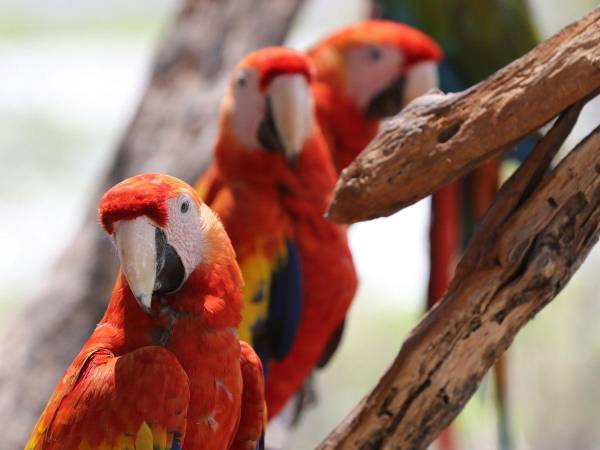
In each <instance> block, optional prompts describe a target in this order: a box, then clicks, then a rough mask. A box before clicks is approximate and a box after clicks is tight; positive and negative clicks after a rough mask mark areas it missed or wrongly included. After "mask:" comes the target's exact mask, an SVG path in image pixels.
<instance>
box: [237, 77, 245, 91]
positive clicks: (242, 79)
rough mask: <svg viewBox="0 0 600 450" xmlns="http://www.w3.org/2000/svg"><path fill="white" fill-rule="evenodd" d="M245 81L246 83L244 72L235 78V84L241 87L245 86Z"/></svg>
mask: <svg viewBox="0 0 600 450" xmlns="http://www.w3.org/2000/svg"><path fill="white" fill-rule="evenodd" d="M246 83H247V81H246V75H245V74H241V75H240V76H239V77H238V79H237V85H238V86H239V87H242V88H243V87H244V86H246Z"/></svg>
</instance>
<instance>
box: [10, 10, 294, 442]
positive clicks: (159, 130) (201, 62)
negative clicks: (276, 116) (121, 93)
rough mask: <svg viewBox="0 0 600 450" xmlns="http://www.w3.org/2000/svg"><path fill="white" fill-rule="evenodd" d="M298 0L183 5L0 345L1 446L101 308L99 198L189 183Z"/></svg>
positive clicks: (20, 433)
mask: <svg viewBox="0 0 600 450" xmlns="http://www.w3.org/2000/svg"><path fill="white" fill-rule="evenodd" d="M301 3H302V0H254V1H237V0H218V1H216V0H187V1H186V2H185V3H184V4H183V6H182V9H181V11H180V13H179V15H178V17H177V19H176V20H175V23H174V24H173V25H172V27H171V29H170V31H169V32H168V34H167V36H166V38H165V40H164V42H163V44H162V45H161V48H160V51H159V52H158V57H157V60H156V64H155V67H154V70H153V74H152V78H151V81H150V84H149V86H148V89H147V92H146V94H145V95H144V97H143V99H142V102H141V105H140V107H139V109H138V111H137V113H136V115H135V118H134V119H133V122H132V123H131V125H130V126H129V129H128V130H127V133H126V134H125V137H124V139H123V142H122V145H121V146H120V148H119V151H118V153H117V155H116V158H115V161H114V162H113V164H112V166H111V167H110V169H109V171H108V173H107V174H106V176H105V177H104V178H103V179H102V180H101V181H100V182H99V186H98V194H97V195H96V197H95V198H91V199H90V209H89V211H88V213H87V215H86V220H85V223H84V224H83V226H82V228H81V230H80V231H79V232H78V233H77V234H76V235H75V236H73V239H72V240H71V243H70V244H69V246H68V247H67V248H66V250H65V252H64V253H63V255H62V257H61V259H60V260H59V261H58V263H57V264H56V266H55V268H54V269H53V272H52V275H51V277H50V279H49V280H48V282H47V284H46V285H45V286H44V287H43V288H42V290H41V292H40V293H39V295H38V296H37V297H36V298H35V299H34V300H33V301H32V302H31V303H30V304H29V305H28V306H27V307H26V308H25V309H24V310H23V312H22V313H21V314H20V315H19V316H18V317H16V318H15V319H14V320H13V321H12V323H11V325H9V326H8V327H7V329H6V330H5V331H4V332H3V336H2V339H0V361H2V364H1V365H0V423H2V424H4V428H5V433H4V437H3V446H4V447H3V448H11V449H12V448H22V447H23V444H24V441H25V439H26V438H27V437H28V435H29V433H30V432H31V429H32V427H33V424H34V423H35V420H36V419H37V417H38V416H39V413H40V411H41V408H42V407H43V405H44V404H45V402H46V401H47V399H48V397H49V396H50V392H51V390H52V389H53V388H54V386H55V385H56V383H57V381H58V380H59V377H60V376H61V374H62V373H63V372H64V370H65V369H66V367H67V365H68V364H69V362H70V361H71V360H72V358H73V357H74V356H75V355H76V354H77V352H78V351H79V349H80V348H81V345H82V344H83V342H84V340H85V339H86V337H87V336H89V334H90V332H91V330H92V329H93V327H94V326H95V324H96V322H97V321H98V319H99V318H100V315H101V313H102V311H103V310H104V308H105V305H106V301H107V299H108V296H109V294H110V289H111V287H112V284H113V281H114V278H115V275H116V269H117V267H116V262H117V258H116V257H115V254H114V252H113V250H112V246H111V244H110V241H109V240H108V239H107V238H105V237H104V235H103V233H102V232H101V230H100V227H99V226H98V224H97V220H96V207H97V202H98V199H99V198H100V194H101V193H102V192H103V191H104V190H105V189H106V188H107V187H109V186H111V185H113V184H115V183H116V182H118V181H120V180H122V179H123V178H125V177H128V176H131V175H134V174H137V173H141V172H149V171H158V172H164V173H169V174H172V175H175V176H178V177H180V178H183V179H185V180H188V181H193V180H194V179H195V178H196V177H197V176H198V175H199V174H201V173H202V172H203V171H204V169H205V167H206V165H207V164H208V162H209V161H210V157H211V150H212V144H213V137H214V134H215V131H216V120H217V111H218V104H219V101H220V98H221V96H222V93H223V89H224V85H225V81H226V79H227V78H228V74H229V72H230V70H231V68H232V67H233V65H234V64H236V63H237V61H238V60H239V59H241V57H242V56H243V55H245V54H246V53H247V52H249V51H251V50H253V49H255V48H258V47H262V46H265V45H274V44H278V43H280V42H281V41H282V40H283V38H284V37H285V35H286V32H287V30H288V28H289V25H290V22H291V20H292V19H293V17H294V14H295V12H296V10H297V8H298V6H299V5H300V4H301Z"/></svg>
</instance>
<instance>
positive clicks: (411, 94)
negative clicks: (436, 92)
mask: <svg viewBox="0 0 600 450" xmlns="http://www.w3.org/2000/svg"><path fill="white" fill-rule="evenodd" d="M438 86H439V80H438V65H437V63H435V62H433V61H424V62H421V63H417V64H415V65H414V66H413V67H411V68H410V69H409V70H408V71H407V72H406V81H405V84H404V98H403V99H402V105H403V106H406V105H408V104H409V103H410V102H411V101H413V100H414V99H415V98H417V97H420V96H422V95H425V94H426V93H427V92H429V91H430V90H431V89H434V88H437V87H438Z"/></svg>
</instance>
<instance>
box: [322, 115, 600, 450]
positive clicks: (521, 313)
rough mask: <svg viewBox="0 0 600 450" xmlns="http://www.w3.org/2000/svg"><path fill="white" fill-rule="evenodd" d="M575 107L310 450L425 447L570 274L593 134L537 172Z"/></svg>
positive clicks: (582, 237)
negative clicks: (440, 290)
mask: <svg viewBox="0 0 600 450" xmlns="http://www.w3.org/2000/svg"><path fill="white" fill-rule="evenodd" d="M581 107H582V104H578V105H574V106H573V107H571V108H569V110H567V111H566V112H565V113H564V114H563V115H562V117H561V118H560V119H559V120H558V121H557V123H556V124H555V125H554V128H553V129H552V130H551V131H550V132H549V133H548V134H547V135H546V136H545V137H544V139H543V140H542V141H541V142H540V143H538V146H537V147H536V149H535V150H534V152H533V153H532V155H530V157H529V159H528V161H527V162H526V163H525V164H524V165H523V166H522V168H521V169H520V170H518V171H517V172H516V173H515V174H514V175H513V177H512V178H511V179H510V180H509V181H508V182H507V183H506V184H505V186H504V187H503V189H502V190H501V192H500V193H499V195H498V197H497V199H496V201H495V203H494V205H493V206H492V207H491V209H490V210H489V211H488V213H487V215H486V217H485V218H484V221H483V223H482V225H481V226H480V228H479V229H478V230H477V233H476V235H475V238H474V239H473V241H472V242H471V244H470V247H469V248H468V250H467V254H466V256H465V258H464V259H463V261H462V262H461V263H460V265H459V267H458V269H457V274H456V277H455V280H454V281H453V283H452V284H451V286H450V288H449V291H448V293H447V294H446V295H445V296H444V298H443V299H442V301H441V302H440V303H439V304H438V305H437V306H436V307H435V308H434V309H433V310H431V311H430V312H429V313H428V314H427V315H426V316H425V318H424V319H423V320H422V321H421V322H420V323H419V325H418V326H417V327H416V328H415V329H414V330H413V332H412V333H411V335H410V336H409V337H408V338H407V340H406V341H405V342H404V344H403V345H402V348H401V349H400V353H399V354H398V356H397V358H396V360H395V361H394V363H393V365H392V366H391V368H390V369H389V370H388V371H387V373H386V374H385V375H384V376H383V378H382V379H381V380H380V382H379V384H378V385H377V386H376V387H375V389H374V390H373V391H372V392H371V393H370V394H368V395H367V396H366V397H365V398H364V399H363V401H362V402H361V403H360V404H359V405H358V406H357V407H356V408H355V410H354V411H353V412H352V413H351V414H350V415H349V416H348V418H347V419H346V420H345V421H344V422H343V423H342V424H340V425H339V426H338V428H337V429H336V430H334V432H332V434H331V435H330V436H329V437H328V438H327V440H326V441H325V442H324V443H323V444H322V445H321V446H320V447H319V450H324V449H345V450H346V449H359V448H360V449H391V448H394V449H396V448H403V449H404V448H406V449H409V448H410V449H425V448H427V445H428V444H429V443H431V442H432V441H433V440H434V439H435V437H436V436H437V435H438V433H439V432H440V431H441V430H442V429H443V428H444V427H446V426H447V425H448V424H449V423H450V422H451V421H452V419H453V418H454V417H455V416H456V415H457V414H458V413H459V412H460V410H461V409H462V408H463V407H464V405H465V404H466V402H467V400H468V399H469V398H470V397H471V395H472V394H473V393H474V392H475V390H476V388H477V386H478V385H479V383H480V381H481V379H482V378H483V376H484V375H485V373H486V372H487V370H488V369H489V368H490V367H491V366H492V364H493V363H494V361H495V360H496V359H497V358H498V357H499V356H500V355H501V354H502V353H503V352H504V351H505V350H506V348H508V346H509V345H510V344H511V342H512V340H513V338H514V337H515V335H516V333H517V332H518V331H519V330H520V329H521V328H522V327H523V326H524V325H525V324H526V323H527V322H528V321H529V320H531V319H532V318H533V316H534V315H535V314H536V313H537V312H538V311H539V310H540V309H541V308H543V307H544V306H545V305H546V304H547V303H548V302H550V301H551V300H552V299H553V298H555V296H556V295H557V294H558V292H559V291H560V290H561V289H562V288H563V286H564V285H565V284H566V283H567V281H568V280H569V279H570V277H571V276H572V275H573V273H574V272H575V271H576V270H577V268H578V267H579V265H580V264H581V263H582V262H583V260H584V259H585V257H586V255H587V254H588V252H589V250H590V249H591V248H592V246H593V245H594V243H595V242H596V241H597V238H598V233H599V232H600V176H598V174H599V173H600V127H599V128H597V129H596V130H595V131H594V132H592V133H591V134H590V135H589V136H588V138H586V139H585V140H584V141H583V142H582V143H580V144H579V145H578V146H577V148H576V149H575V150H573V151H572V152H571V153H570V154H569V155H568V156H567V157H566V158H565V159H564V160H563V161H562V162H561V163H560V164H559V166H558V167H557V168H556V169H555V170H554V171H553V172H551V173H550V174H549V175H546V176H545V177H544V176H543V174H544V172H545V171H546V169H547V168H548V166H549V164H550V160H551V157H552V155H553V154H554V153H555V152H556V149H557V148H558V147H559V146H560V144H561V143H562V142H563V140H564V138H565V137H566V136H567V135H568V133H569V131H570V130H571V128H572V126H573V124H574V123H575V121H576V118H577V114H578V113H579V111H580V109H581Z"/></svg>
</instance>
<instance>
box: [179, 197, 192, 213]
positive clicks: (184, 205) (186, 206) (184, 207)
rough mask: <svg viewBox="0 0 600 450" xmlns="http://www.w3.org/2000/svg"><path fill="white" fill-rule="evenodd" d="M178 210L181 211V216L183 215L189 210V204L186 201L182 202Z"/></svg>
mask: <svg viewBox="0 0 600 450" xmlns="http://www.w3.org/2000/svg"><path fill="white" fill-rule="evenodd" d="M179 209H180V210H181V213H182V214H185V213H186V212H188V210H189V209H190V202H189V201H188V200H186V201H185V202H183V203H182V204H181V206H180V207H179Z"/></svg>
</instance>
